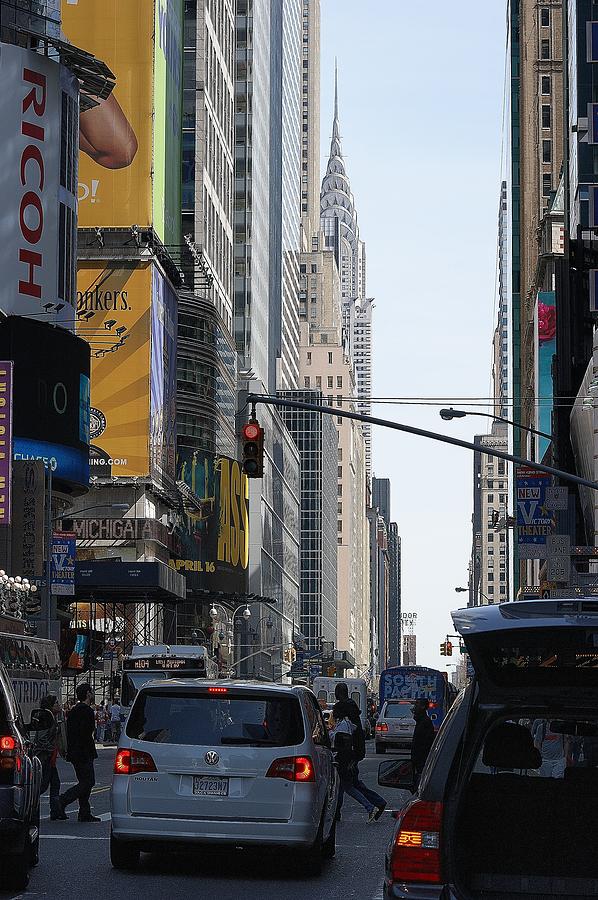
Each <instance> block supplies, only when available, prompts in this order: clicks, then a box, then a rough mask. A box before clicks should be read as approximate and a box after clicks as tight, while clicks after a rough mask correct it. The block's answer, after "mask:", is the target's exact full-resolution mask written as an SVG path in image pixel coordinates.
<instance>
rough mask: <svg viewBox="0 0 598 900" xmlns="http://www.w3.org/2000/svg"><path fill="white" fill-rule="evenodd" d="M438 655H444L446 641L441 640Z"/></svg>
mask: <svg viewBox="0 0 598 900" xmlns="http://www.w3.org/2000/svg"><path fill="white" fill-rule="evenodd" d="M440 655H441V656H446V641H443V642H442V644H441V645H440Z"/></svg>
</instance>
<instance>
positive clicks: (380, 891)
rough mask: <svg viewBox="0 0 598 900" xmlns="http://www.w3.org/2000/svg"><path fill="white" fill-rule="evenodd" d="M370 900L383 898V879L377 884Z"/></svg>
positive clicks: (382, 899) (381, 899)
mask: <svg viewBox="0 0 598 900" xmlns="http://www.w3.org/2000/svg"><path fill="white" fill-rule="evenodd" d="M372 900H384V881H382V882H381V883H380V885H379V886H378V890H377V891H376V893H375V894H374V896H373V897H372Z"/></svg>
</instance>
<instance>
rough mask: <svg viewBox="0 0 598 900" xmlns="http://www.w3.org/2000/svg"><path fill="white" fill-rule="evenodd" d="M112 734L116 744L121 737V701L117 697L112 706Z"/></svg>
mask: <svg viewBox="0 0 598 900" xmlns="http://www.w3.org/2000/svg"><path fill="white" fill-rule="evenodd" d="M110 736H111V738H112V740H113V741H114V743H115V744H118V741H119V739H120V702H119V700H118V697H115V698H114V700H113V702H112V706H111V707H110Z"/></svg>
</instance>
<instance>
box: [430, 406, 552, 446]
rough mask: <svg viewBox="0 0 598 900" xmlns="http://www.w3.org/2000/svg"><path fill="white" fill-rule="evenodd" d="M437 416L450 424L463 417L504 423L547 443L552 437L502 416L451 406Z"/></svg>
mask: <svg viewBox="0 0 598 900" xmlns="http://www.w3.org/2000/svg"><path fill="white" fill-rule="evenodd" d="M439 415H440V418H441V419H444V421H445V422H450V421H451V419H463V418H464V417H465V416H483V417H484V418H485V419H492V420H493V421H494V422H505V423H506V424H507V425H512V426H513V428H519V430H520V431H529V433H530V434H537V435H538V436H539V437H543V438H546V440H548V441H551V440H552V435H551V434H546V432H545V431H537V429H535V428H531V427H529V426H527V425H520V424H519V422H514V421H513V420H512V419H505V418H504V417H503V416H495V415H493V414H492V413H485V412H477V411H476V412H471V411H469V410H465V409H453V407H452V406H451V407H450V408H449V409H441V410H440V412H439Z"/></svg>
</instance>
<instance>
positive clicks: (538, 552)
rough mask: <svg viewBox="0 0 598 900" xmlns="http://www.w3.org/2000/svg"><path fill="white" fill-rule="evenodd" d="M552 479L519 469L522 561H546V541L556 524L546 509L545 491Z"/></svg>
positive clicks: (532, 471) (518, 535) (518, 509)
mask: <svg viewBox="0 0 598 900" xmlns="http://www.w3.org/2000/svg"><path fill="white" fill-rule="evenodd" d="M549 487H551V479H550V477H549V476H548V475H546V474H545V473H544V472H540V471H538V470H537V469H530V468H528V467H527V466H519V467H518V469H517V482H516V488H517V547H518V551H519V557H520V559H546V556H547V551H546V538H547V536H548V535H549V534H550V533H551V531H552V526H553V521H552V516H551V514H550V512H549V510H548V509H547V508H546V502H545V501H546V490H547V488H549Z"/></svg>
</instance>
